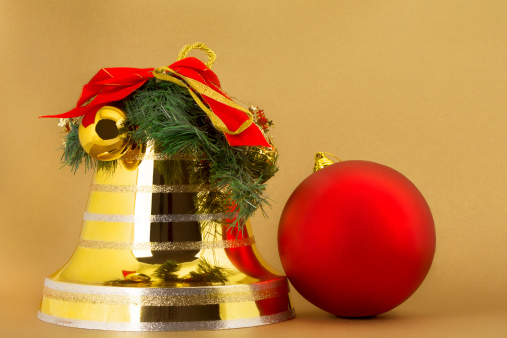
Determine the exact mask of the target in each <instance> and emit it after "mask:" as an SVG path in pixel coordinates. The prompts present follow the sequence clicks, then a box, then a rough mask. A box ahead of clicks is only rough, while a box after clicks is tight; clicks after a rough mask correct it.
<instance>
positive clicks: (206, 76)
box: [41, 57, 271, 147]
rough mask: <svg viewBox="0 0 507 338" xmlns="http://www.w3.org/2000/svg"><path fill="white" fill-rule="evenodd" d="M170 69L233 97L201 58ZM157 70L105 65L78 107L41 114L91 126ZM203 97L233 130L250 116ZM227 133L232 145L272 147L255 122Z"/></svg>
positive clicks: (189, 58)
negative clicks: (105, 109)
mask: <svg viewBox="0 0 507 338" xmlns="http://www.w3.org/2000/svg"><path fill="white" fill-rule="evenodd" d="M169 68H170V69H171V70H173V71H174V72H176V76H177V75H181V76H182V78H183V81H184V78H185V77H187V78H190V79H193V80H196V81H199V82H200V83H202V84H204V85H206V86H207V87H209V88H210V89H212V90H213V91H215V92H217V93H218V94H220V95H222V96H224V97H225V98H227V99H229V100H230V97H229V96H228V95H227V94H226V93H224V92H223V91H222V89H221V87H220V81H219V80H218V77H217V76H216V74H215V73H214V72H213V71H211V69H209V68H208V67H207V66H206V65H205V64H204V63H203V62H201V61H200V60H198V59H196V58H193V57H188V58H185V59H182V60H180V61H177V62H175V63H173V64H172V65H170V66H169ZM153 70H154V69H153V68H103V69H101V70H100V71H99V72H98V73H97V74H96V75H95V76H94V77H93V78H92V79H91V80H90V82H88V83H87V84H86V85H85V86H84V87H83V91H82V93H81V97H80V98H79V100H78V101H77V104H76V108H74V109H72V110H69V111H68V112H66V113H63V114H58V115H46V116H41V117H53V118H58V117H59V118H72V117H79V116H83V120H82V122H81V123H82V124H83V126H85V127H87V126H89V125H90V124H93V123H94V122H95V115H96V113H97V111H98V110H99V109H100V108H102V107H103V106H105V105H107V104H110V103H112V102H115V101H120V100H122V99H124V98H126V97H127V96H129V95H130V94H132V92H133V91H135V90H136V89H138V88H139V87H141V86H142V85H143V84H144V83H145V82H146V81H148V80H149V79H150V78H153ZM189 87H191V86H189ZM189 90H191V89H189ZM200 96H201V97H202V99H203V101H204V102H206V104H207V105H208V106H209V107H210V109H211V110H212V111H213V112H214V113H215V114H216V115H217V116H218V117H219V118H220V119H221V120H222V122H223V123H224V124H225V125H226V126H227V127H228V128H229V129H230V130H236V129H237V128H238V127H239V126H240V125H242V124H243V123H244V122H245V121H247V120H248V119H249V117H248V116H246V115H245V113H244V112H243V111H241V110H238V109H236V108H234V107H231V106H229V105H226V104H223V103H221V102H219V101H217V100H214V99H212V98H211V97H208V96H206V95H205V94H200ZM225 136H226V138H227V140H228V142H229V144H230V145H231V146H242V145H248V146H265V147H271V145H270V144H269V143H268V142H267V140H266V138H265V137H264V133H263V132H262V131H261V130H260V128H259V127H258V126H257V125H256V124H255V123H252V124H251V125H250V126H249V127H248V128H246V129H245V130H243V131H242V132H241V133H239V134H237V135H231V134H228V133H225Z"/></svg>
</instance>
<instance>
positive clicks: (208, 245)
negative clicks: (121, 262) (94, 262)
mask: <svg viewBox="0 0 507 338" xmlns="http://www.w3.org/2000/svg"><path fill="white" fill-rule="evenodd" d="M254 243H255V239H254V238H253V237H249V238H241V239H231V240H224V241H213V242H203V241H195V242H113V241H96V240H89V239H80V240H79V243H78V246H79V247H81V248H90V249H108V250H151V251H168V250H203V249H225V248H239V247H242V246H249V245H252V244H254Z"/></svg>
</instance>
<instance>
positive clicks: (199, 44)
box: [177, 42, 217, 69]
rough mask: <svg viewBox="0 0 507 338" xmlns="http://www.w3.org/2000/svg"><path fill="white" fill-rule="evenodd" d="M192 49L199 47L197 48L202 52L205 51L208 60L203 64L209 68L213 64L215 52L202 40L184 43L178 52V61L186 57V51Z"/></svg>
mask: <svg viewBox="0 0 507 338" xmlns="http://www.w3.org/2000/svg"><path fill="white" fill-rule="evenodd" d="M192 49H199V50H202V51H203V52H205V53H206V55H208V59H209V60H208V62H206V63H205V65H206V66H207V67H208V68H210V69H211V66H212V65H213V63H214V62H215V60H216V59H217V55H216V54H215V52H213V51H212V50H211V49H209V47H208V46H206V45H205V44H204V43H202V42H196V43H193V44H191V45H186V46H184V47H183V48H182V49H181V51H180V53H179V54H178V59H177V60H178V61H179V60H182V59H184V58H186V57H187V54H188V52H190V51H191V50H192Z"/></svg>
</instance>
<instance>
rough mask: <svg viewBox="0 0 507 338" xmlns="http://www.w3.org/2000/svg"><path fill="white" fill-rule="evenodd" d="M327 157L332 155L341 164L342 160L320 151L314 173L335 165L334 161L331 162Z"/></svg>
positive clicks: (316, 155)
mask: <svg viewBox="0 0 507 338" xmlns="http://www.w3.org/2000/svg"><path fill="white" fill-rule="evenodd" d="M326 155H331V156H333V157H334V158H336V159H337V160H338V161H340V162H341V160H340V159H339V158H338V157H336V156H334V155H333V154H330V153H326V152H323V151H320V152H318V153H316V154H315V164H314V166H313V172H316V171H318V170H320V169H323V168H325V167H327V166H330V165H331V164H334V163H335V162H334V161H333V160H330V159H329V158H328V157H327V156H326Z"/></svg>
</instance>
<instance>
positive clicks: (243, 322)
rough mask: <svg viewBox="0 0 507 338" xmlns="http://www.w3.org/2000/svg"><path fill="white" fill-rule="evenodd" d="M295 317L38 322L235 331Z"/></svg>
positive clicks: (291, 313)
mask: <svg viewBox="0 0 507 338" xmlns="http://www.w3.org/2000/svg"><path fill="white" fill-rule="evenodd" d="M295 316H296V314H295V312H294V309H290V310H288V311H284V312H280V313H277V314H273V315H267V316H260V317H253V318H240V319H229V320H206V321H193V322H141V323H135V322H100V321H91V320H79V319H70V318H60V317H55V316H51V315H47V314H45V313H42V312H39V314H38V317H39V319H40V320H42V321H45V322H47V323H52V324H58V325H63V326H69V327H76V328H82V329H95V330H115V331H190V330H220V329H236V328H240V327H251V326H258V325H267V324H275V323H279V322H283V321H285V320H288V319H291V318H294V317H295Z"/></svg>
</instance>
